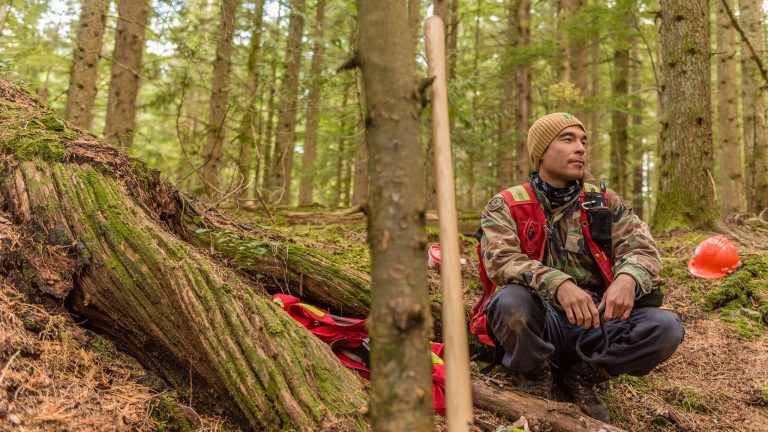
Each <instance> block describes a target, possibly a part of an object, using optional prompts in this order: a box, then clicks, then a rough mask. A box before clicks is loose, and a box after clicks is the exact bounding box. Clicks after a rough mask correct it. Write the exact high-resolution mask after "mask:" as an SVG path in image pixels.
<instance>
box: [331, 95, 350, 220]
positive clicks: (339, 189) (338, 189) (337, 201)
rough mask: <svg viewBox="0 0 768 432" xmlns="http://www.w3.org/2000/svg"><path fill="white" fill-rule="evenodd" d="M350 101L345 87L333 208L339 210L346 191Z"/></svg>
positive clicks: (340, 119) (342, 100)
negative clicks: (348, 105) (345, 162)
mask: <svg viewBox="0 0 768 432" xmlns="http://www.w3.org/2000/svg"><path fill="white" fill-rule="evenodd" d="M348 101H349V87H344V90H343V93H342V96H341V106H342V109H341V110H339V115H340V118H339V125H340V126H341V134H340V136H339V137H338V138H337V146H338V147H337V148H336V159H335V162H336V172H335V178H334V190H333V203H332V206H333V208H339V207H340V206H341V199H342V196H343V193H344V192H343V190H344V153H345V152H346V151H347V150H346V147H347V145H346V144H347V137H348V136H349V123H348V118H349V115H348V114H347V111H346V108H347V102H348Z"/></svg>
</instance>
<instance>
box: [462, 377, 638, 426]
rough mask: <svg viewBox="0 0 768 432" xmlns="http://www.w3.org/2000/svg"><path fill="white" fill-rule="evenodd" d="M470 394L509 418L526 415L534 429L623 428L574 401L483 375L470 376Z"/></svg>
mask: <svg viewBox="0 0 768 432" xmlns="http://www.w3.org/2000/svg"><path fill="white" fill-rule="evenodd" d="M472 398H473V400H474V404H475V407H476V408H480V409H484V410H486V411H490V412H493V413H497V414H503V415H505V416H507V417H508V418H512V419H516V418H519V417H521V416H525V417H526V418H527V419H528V420H529V421H530V422H531V423H532V426H534V430H547V431H553V432H623V431H624V430H623V429H619V428H617V427H615V426H611V425H609V424H605V423H603V422H601V421H599V420H595V419H593V418H591V417H587V416H585V415H584V414H582V412H581V411H580V410H579V408H578V407H577V406H576V405H573V404H570V403H563V402H554V401H551V400H547V399H543V398H539V397H535V396H530V395H527V394H525V393H520V392H517V391H515V390H510V389H509V388H507V387H505V386H504V385H500V384H498V383H494V382H493V381H492V380H489V379H486V378H485V377H482V376H478V375H475V376H473V377H472Z"/></svg>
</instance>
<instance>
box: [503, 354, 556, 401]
mask: <svg viewBox="0 0 768 432" xmlns="http://www.w3.org/2000/svg"><path fill="white" fill-rule="evenodd" d="M510 375H511V378H512V380H513V381H514V382H515V387H517V388H518V390H520V391H522V392H524V393H528V394H531V395H534V396H539V397H543V398H545V399H552V386H553V380H552V365H551V364H550V363H549V360H545V361H544V362H543V363H541V364H540V365H538V366H536V367H535V368H533V370H532V371H530V372H527V373H522V372H512V373H511V374H510Z"/></svg>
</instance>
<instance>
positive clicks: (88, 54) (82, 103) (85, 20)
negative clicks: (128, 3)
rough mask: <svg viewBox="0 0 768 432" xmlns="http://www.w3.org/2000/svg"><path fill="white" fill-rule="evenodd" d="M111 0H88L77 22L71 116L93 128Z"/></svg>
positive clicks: (77, 123) (70, 79)
mask: <svg viewBox="0 0 768 432" xmlns="http://www.w3.org/2000/svg"><path fill="white" fill-rule="evenodd" d="M108 9H109V0H84V1H83V2H82V6H81V10H80V21H79V22H78V24H77V39H76V41H75V50H74V55H73V57H74V59H73V61H72V69H71V71H70V74H69V91H68V92H67V94H68V96H67V108H66V109H67V111H66V117H67V120H69V121H70V122H72V124H74V125H75V126H78V127H81V128H84V129H90V128H91V123H92V122H93V104H94V101H95V100H96V91H97V84H98V75H99V57H100V55H101V44H102V41H103V39H104V28H105V26H106V24H107V10H108Z"/></svg>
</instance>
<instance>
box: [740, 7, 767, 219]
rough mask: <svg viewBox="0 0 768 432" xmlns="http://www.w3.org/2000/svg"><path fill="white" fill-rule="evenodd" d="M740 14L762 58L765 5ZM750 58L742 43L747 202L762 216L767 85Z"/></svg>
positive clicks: (765, 184) (765, 153)
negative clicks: (763, 9)
mask: <svg viewBox="0 0 768 432" xmlns="http://www.w3.org/2000/svg"><path fill="white" fill-rule="evenodd" d="M739 11H740V15H739V19H740V22H741V28H742V30H744V34H745V36H746V37H747V38H748V39H749V41H750V43H751V44H752V47H753V48H754V49H755V51H756V52H757V55H758V56H760V57H761V58H762V56H764V52H765V42H764V37H765V36H764V34H765V31H764V30H763V26H762V15H763V14H762V2H760V1H758V0H742V1H739ZM751 55H752V54H751V50H750V49H749V47H748V46H747V44H746V43H743V42H742V44H741V76H742V87H741V94H742V116H743V127H744V160H745V162H746V167H745V173H746V182H745V187H746V200H747V208H748V210H749V211H752V212H760V211H762V210H763V209H764V208H766V207H768V140H767V139H766V138H768V137H767V136H766V131H765V128H766V121H765V104H766V102H765V87H766V85H768V83H765V82H763V81H762V79H761V76H760V71H759V68H758V66H757V64H756V63H755V60H754V59H753V58H752V57H751ZM731 157H733V156H731Z"/></svg>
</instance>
